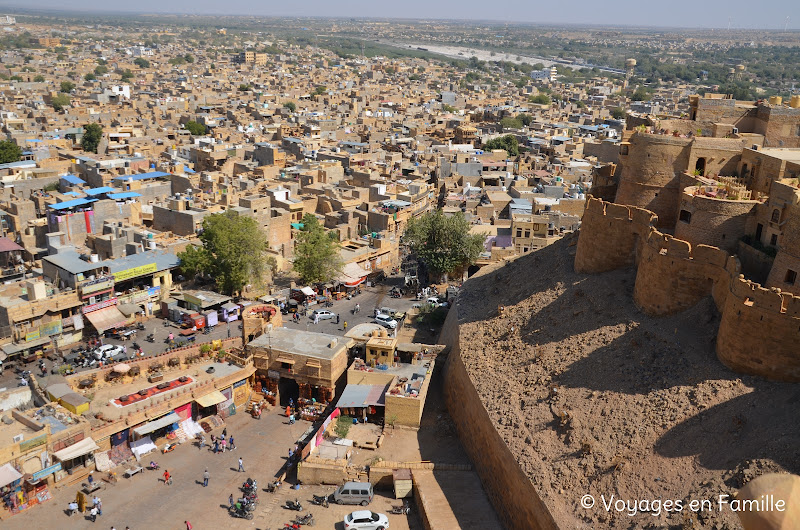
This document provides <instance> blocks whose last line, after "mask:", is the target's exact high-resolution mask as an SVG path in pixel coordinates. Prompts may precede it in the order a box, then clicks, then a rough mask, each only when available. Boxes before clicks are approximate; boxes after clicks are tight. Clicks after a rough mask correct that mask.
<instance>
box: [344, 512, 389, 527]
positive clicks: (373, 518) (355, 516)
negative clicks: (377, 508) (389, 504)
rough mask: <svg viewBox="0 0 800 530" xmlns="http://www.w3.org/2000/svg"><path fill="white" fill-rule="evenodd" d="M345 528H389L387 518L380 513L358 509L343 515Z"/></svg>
mask: <svg viewBox="0 0 800 530" xmlns="http://www.w3.org/2000/svg"><path fill="white" fill-rule="evenodd" d="M344 528H345V530H385V529H387V528H389V518H388V517H386V515H384V514H382V513H375V512H371V511H369V510H359V511H357V512H352V513H348V514H347V515H345V517H344Z"/></svg>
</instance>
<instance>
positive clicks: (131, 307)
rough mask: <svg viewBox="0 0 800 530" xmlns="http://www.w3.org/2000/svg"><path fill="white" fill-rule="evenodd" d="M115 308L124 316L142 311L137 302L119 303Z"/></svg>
mask: <svg viewBox="0 0 800 530" xmlns="http://www.w3.org/2000/svg"><path fill="white" fill-rule="evenodd" d="M117 308H118V309H119V312H120V313H122V314H123V315H125V316H126V317H129V316H131V315H132V314H134V313H141V312H142V311H143V309H142V306H140V305H139V304H119V305H118V306H117ZM90 314H91V313H90Z"/></svg>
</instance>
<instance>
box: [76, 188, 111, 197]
mask: <svg viewBox="0 0 800 530" xmlns="http://www.w3.org/2000/svg"><path fill="white" fill-rule="evenodd" d="M115 191H117V190H116V188H111V187H109V186H102V187H100V188H89V189H88V190H83V192H84V193H85V194H86V195H91V196H95V195H102V194H103V193H113V192H115Z"/></svg>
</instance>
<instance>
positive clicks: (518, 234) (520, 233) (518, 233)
mask: <svg viewBox="0 0 800 530" xmlns="http://www.w3.org/2000/svg"><path fill="white" fill-rule="evenodd" d="M517 237H522V228H517Z"/></svg>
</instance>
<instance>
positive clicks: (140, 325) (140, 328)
mask: <svg viewBox="0 0 800 530" xmlns="http://www.w3.org/2000/svg"><path fill="white" fill-rule="evenodd" d="M136 329H138V330H142V331H143V330H144V324H142V323H141V322H138V323H137V324H136Z"/></svg>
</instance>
